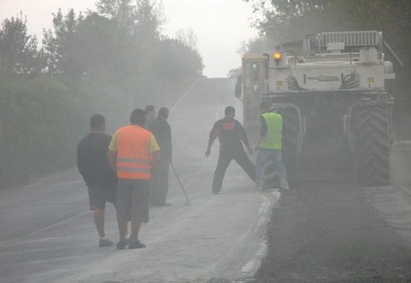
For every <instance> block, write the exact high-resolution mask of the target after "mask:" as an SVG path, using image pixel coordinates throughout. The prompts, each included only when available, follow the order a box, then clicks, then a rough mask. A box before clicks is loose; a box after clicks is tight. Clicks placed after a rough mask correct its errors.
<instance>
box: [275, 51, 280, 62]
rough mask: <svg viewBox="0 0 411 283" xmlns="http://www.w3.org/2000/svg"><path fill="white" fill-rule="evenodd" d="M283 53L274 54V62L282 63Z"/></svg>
mask: <svg viewBox="0 0 411 283" xmlns="http://www.w3.org/2000/svg"><path fill="white" fill-rule="evenodd" d="M281 57H282V56H281V52H275V53H274V54H273V59H274V61H275V62H280V61H281Z"/></svg>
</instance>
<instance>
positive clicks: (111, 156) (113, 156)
mask: <svg viewBox="0 0 411 283" xmlns="http://www.w3.org/2000/svg"><path fill="white" fill-rule="evenodd" d="M107 160H108V164H109V165H110V167H111V168H112V169H113V171H114V172H117V166H116V160H117V151H112V150H109V151H107Z"/></svg>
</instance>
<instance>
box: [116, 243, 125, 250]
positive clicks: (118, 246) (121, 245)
mask: <svg viewBox="0 0 411 283" xmlns="http://www.w3.org/2000/svg"><path fill="white" fill-rule="evenodd" d="M125 248H126V242H118V243H117V249H118V250H124V249H125Z"/></svg>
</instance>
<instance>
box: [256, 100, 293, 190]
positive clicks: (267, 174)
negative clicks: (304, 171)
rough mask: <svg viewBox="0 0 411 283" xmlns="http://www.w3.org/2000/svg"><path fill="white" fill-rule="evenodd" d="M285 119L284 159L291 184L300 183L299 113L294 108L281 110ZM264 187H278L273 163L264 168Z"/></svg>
mask: <svg viewBox="0 0 411 283" xmlns="http://www.w3.org/2000/svg"><path fill="white" fill-rule="evenodd" d="M279 113H280V114H281V116H282V117H283V142H282V143H283V149H282V158H283V162H284V165H285V169H286V171H287V178H288V181H289V183H291V184H295V183H297V182H298V130H299V119H298V113H297V111H296V110H295V109H294V108H287V109H281V110H280V111H279ZM263 172H264V175H263V182H264V185H263V186H264V187H271V188H272V187H278V178H277V173H276V172H275V167H274V163H273V162H268V163H267V164H266V165H265V166H264V168H263Z"/></svg>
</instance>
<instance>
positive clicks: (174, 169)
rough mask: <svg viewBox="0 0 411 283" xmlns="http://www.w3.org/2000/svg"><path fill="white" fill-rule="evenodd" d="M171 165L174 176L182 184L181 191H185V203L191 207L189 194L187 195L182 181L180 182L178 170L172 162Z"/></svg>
mask: <svg viewBox="0 0 411 283" xmlns="http://www.w3.org/2000/svg"><path fill="white" fill-rule="evenodd" d="M170 164H171V168H173V171H174V174H175V175H176V177H177V180H178V182H179V183H180V187H181V189H182V190H183V193H184V195H185V196H186V202H185V203H186V205H190V204H191V202H190V199H189V198H188V196H187V193H186V191H185V190H184V187H183V184H182V183H181V181H180V177H178V174H177V171H176V168H174V165H173V163H172V162H170Z"/></svg>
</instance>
